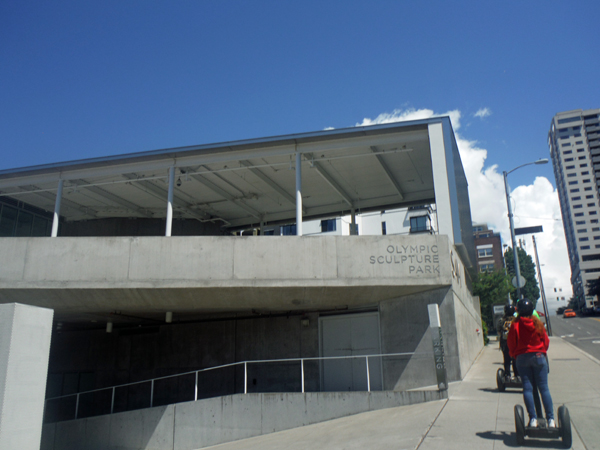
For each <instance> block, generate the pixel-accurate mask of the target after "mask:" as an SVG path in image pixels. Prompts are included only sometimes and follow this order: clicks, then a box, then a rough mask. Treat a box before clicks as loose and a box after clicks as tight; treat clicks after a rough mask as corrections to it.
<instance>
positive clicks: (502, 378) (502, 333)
mask: <svg viewBox="0 0 600 450" xmlns="http://www.w3.org/2000/svg"><path fill="white" fill-rule="evenodd" d="M514 314H515V307H514V306H513V305H511V304H510V303H507V304H506V305H505V306H504V316H502V318H501V319H500V320H499V321H498V325H497V329H498V332H499V339H498V341H499V344H500V350H502V356H503V358H504V368H503V369H498V372H496V384H497V385H498V390H499V391H500V392H504V391H505V390H506V388H507V387H509V388H521V387H522V384H521V379H520V378H519V372H518V370H517V366H516V361H515V359H514V358H511V356H510V352H509V349H508V344H507V339H508V332H509V330H510V326H511V325H512V322H513V321H514V320H515V317H514ZM511 366H512V373H513V375H514V376H512V377H511V372H510V369H511Z"/></svg>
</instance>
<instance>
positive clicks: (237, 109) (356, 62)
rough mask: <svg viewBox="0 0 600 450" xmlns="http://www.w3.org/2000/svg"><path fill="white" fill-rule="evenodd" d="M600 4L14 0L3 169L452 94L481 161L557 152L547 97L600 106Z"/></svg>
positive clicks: (306, 125)
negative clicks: (551, 146)
mask: <svg viewBox="0 0 600 450" xmlns="http://www.w3.org/2000/svg"><path fill="white" fill-rule="evenodd" d="M599 13H600V3H599V2H598V1H597V0H582V1H576V2H564V1H562V2H559V1H552V0H549V1H535V0H531V1H525V2H523V1H503V2H492V1H481V0H479V1H459V2H448V1H441V0H440V1H400V0H398V1H383V0H381V1H370V2H367V1H360V2H359V1H351V0H345V1H329V2H328V1H322V0H321V1H309V0H303V1H302V2H286V1H283V2H282V1H259V0H253V1H223V0H222V1H208V0H206V1H200V0H198V1H171V2H166V1H163V2H159V1H149V0H144V1H133V0H128V1H122V0H119V1H113V0H105V1H102V2H91V1H81V0H77V1H71V0H63V1H55V2H43V1H16V0H6V1H4V2H1V3H0V86H1V89H0V154H1V155H2V158H0V170H3V169H10V168H16V167H24V166H30V165H37V164H44V163H52V162H60V161H69V160H74V159H82V158H91V157H101V156H108V155H114V154H122V153H129V152H136V151H145V150H154V149H160V148H168V147H177V146H185V145H192V144H204V143H210V142H222V141H229V140H237V139H246V138H253V137H265V136H272V135H282V134H290V133H299V132H305V131H316V130H322V129H324V128H326V127H335V128H342V127H349V126H355V125H356V124H359V123H363V120H364V119H365V118H370V119H373V120H374V119H375V118H377V117H378V116H380V115H381V114H384V113H388V114H391V115H394V114H396V115H399V116H401V115H402V114H404V113H406V112H407V111H408V112H410V111H413V110H416V111H421V110H429V111H433V113H435V114H443V113H445V112H448V111H454V112H459V113H460V128H459V129H457V132H458V133H459V134H460V136H461V137H462V138H463V139H464V140H465V141H468V142H469V143H470V145H471V146H472V147H476V148H478V149H482V150H485V157H484V160H483V164H484V167H483V168H482V170H485V168H489V167H491V166H493V165H497V168H495V169H494V171H495V172H497V171H500V172H501V171H502V170H510V169H511V168H513V167H515V166H517V165H519V164H521V163H523V162H527V161H532V160H535V159H538V158H540V157H546V156H547V155H548V147H547V143H546V139H547V133H548V129H549V124H550V120H551V118H552V117H553V115H554V114H555V113H557V112H559V111H565V110H571V109H588V108H598V107H600V98H599V88H598V86H599V83H598V75H599V73H600V70H599V69H600V62H599V59H598V44H599V42H600V39H599V37H600V33H599V31H598V25H597V20H598V17H600V14H599ZM394 111H396V113H394ZM478 111H479V112H480V114H479V116H476V114H477V112H478ZM482 111H485V113H484V114H482V113H481V112H482ZM538 175H540V176H543V177H546V178H547V180H548V181H549V182H550V184H551V185H554V177H553V174H552V169H551V166H550V165H547V166H541V167H537V166H536V167H535V168H534V169H532V170H529V169H521V170H519V171H518V172H515V173H513V174H511V186H512V187H513V188H516V187H518V186H521V185H523V186H524V187H526V186H528V185H531V184H532V183H533V180H534V178H535V176H538ZM469 182H470V183H471V185H473V184H474V183H476V181H474V180H469ZM522 209H523V208H522ZM483 219H485V217H483ZM498 220H499V219H498ZM555 220H556V218H555ZM497 226H498V227H499V226H500V225H497Z"/></svg>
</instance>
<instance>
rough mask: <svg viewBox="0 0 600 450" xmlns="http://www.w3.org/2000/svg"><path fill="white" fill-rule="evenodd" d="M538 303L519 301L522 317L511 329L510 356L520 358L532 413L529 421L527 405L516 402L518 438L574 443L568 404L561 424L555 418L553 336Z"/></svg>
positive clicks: (560, 412) (560, 416)
mask: <svg viewBox="0 0 600 450" xmlns="http://www.w3.org/2000/svg"><path fill="white" fill-rule="evenodd" d="M533 311H534V304H533V303H532V302H531V301H530V300H528V299H522V300H519V302H517V312H518V313H519V316H518V318H517V319H516V320H515V321H514V322H513V324H512V325H511V327H510V331H509V332H508V339H507V344H508V348H509V351H510V356H512V357H513V358H515V359H516V361H517V369H518V370H519V375H520V376H521V380H522V382H523V400H524V402H525V407H526V409H527V413H528V415H529V423H528V426H526V425H525V418H524V414H523V408H522V407H521V405H515V425H516V429H517V442H518V443H519V444H523V443H524V441H525V436H530V437H543V438H551V439H552V438H559V437H560V438H562V441H563V444H564V445H565V446H567V447H570V446H571V442H572V436H571V421H570V418H569V411H568V410H567V408H566V406H564V405H562V406H561V407H560V408H558V427H557V426H556V421H555V419H554V409H553V405H552V397H551V396H550V389H549V388H548V357H547V351H548V347H549V345H550V339H549V338H548V335H547V334H546V330H545V328H544V325H543V324H542V322H541V321H540V320H539V319H538V318H537V317H534V316H533ZM534 390H538V391H539V393H540V396H541V399H542V403H543V405H544V411H545V413H546V419H545V420H544V418H543V413H542V411H541V406H540V407H538V408H536V405H535V402H534Z"/></svg>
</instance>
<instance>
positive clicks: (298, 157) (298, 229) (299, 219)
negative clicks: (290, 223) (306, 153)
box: [296, 152, 302, 236]
mask: <svg viewBox="0 0 600 450" xmlns="http://www.w3.org/2000/svg"><path fill="white" fill-rule="evenodd" d="M301 163H302V160H301V154H300V152H296V236H302V165H301Z"/></svg>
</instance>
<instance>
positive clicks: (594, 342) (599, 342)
mask: <svg viewBox="0 0 600 450" xmlns="http://www.w3.org/2000/svg"><path fill="white" fill-rule="evenodd" d="M592 344H600V341H592Z"/></svg>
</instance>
